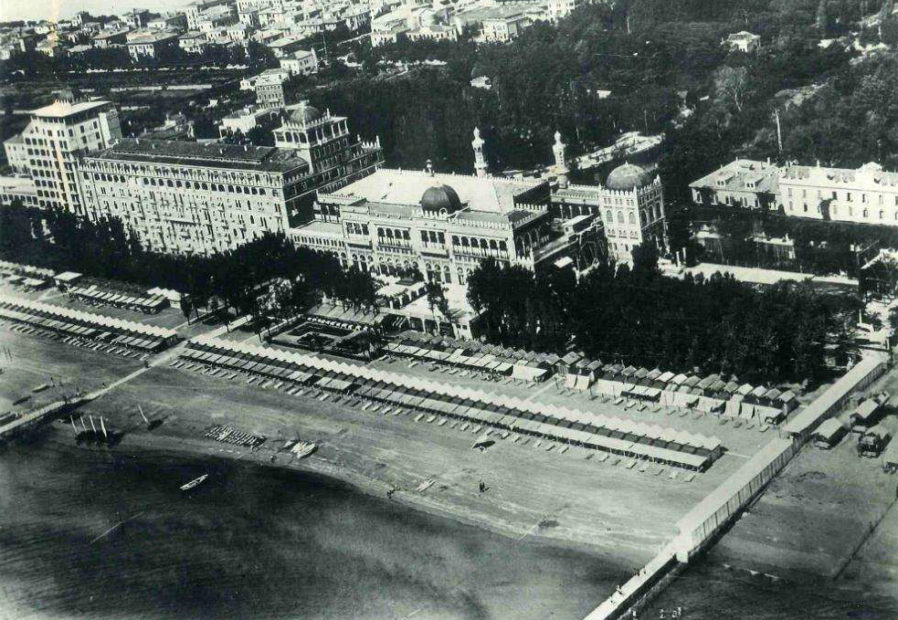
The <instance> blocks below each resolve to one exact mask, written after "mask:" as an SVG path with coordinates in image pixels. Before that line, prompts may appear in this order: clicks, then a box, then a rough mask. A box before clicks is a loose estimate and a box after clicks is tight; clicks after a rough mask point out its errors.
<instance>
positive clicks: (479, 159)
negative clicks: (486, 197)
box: [471, 127, 487, 178]
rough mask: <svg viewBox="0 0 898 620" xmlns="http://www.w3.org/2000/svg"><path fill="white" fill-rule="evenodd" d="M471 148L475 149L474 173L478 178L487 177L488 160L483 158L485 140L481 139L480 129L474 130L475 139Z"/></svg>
mask: <svg viewBox="0 0 898 620" xmlns="http://www.w3.org/2000/svg"><path fill="white" fill-rule="evenodd" d="M471 146H472V147H474V172H475V174H476V175H477V176H478V177H481V178H483V177H485V176H487V174H486V159H484V157H483V139H482V138H481V137H480V128H479V127H475V128H474V139H473V140H472V141H471Z"/></svg>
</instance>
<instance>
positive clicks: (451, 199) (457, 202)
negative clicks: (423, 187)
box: [421, 185, 461, 213]
mask: <svg viewBox="0 0 898 620" xmlns="http://www.w3.org/2000/svg"><path fill="white" fill-rule="evenodd" d="M421 208H422V209H424V211H427V212H431V213H439V212H440V211H443V210H444V209H445V211H446V213H455V212H456V211H458V210H459V209H461V199H460V198H459V197H458V194H457V193H456V192H455V190H454V189H452V188H451V187H449V186H448V185H434V186H433V187H431V188H428V190H427V191H426V192H424V195H423V196H421Z"/></svg>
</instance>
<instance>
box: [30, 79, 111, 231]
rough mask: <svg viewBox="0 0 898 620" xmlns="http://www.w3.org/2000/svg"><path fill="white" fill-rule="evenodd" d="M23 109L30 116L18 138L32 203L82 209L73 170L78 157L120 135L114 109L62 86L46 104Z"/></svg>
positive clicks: (80, 211) (78, 210)
mask: <svg viewBox="0 0 898 620" xmlns="http://www.w3.org/2000/svg"><path fill="white" fill-rule="evenodd" d="M29 114H30V116H31V120H30V122H29V123H28V125H27V126H26V127H25V130H24V131H23V132H22V134H21V136H20V137H21V139H22V141H23V142H24V145H25V151H26V154H27V156H28V170H29V172H30V174H31V178H32V180H33V181H34V185H35V186H36V187H37V196H38V205H39V206H41V207H44V208H49V207H56V208H62V209H68V210H70V211H73V212H75V213H82V209H81V204H80V200H79V195H78V187H77V179H76V174H75V173H76V167H77V163H78V158H79V157H80V156H81V155H83V154H84V153H86V152H88V151H92V150H96V149H101V148H106V147H107V146H109V145H110V144H111V143H112V142H113V141H115V140H117V139H119V138H121V137H122V130H121V127H120V124H119V116H118V112H117V111H116V109H115V108H114V107H113V105H112V103H110V102H109V101H103V100H87V99H79V98H77V97H76V96H75V95H74V94H73V93H72V92H71V91H62V92H61V93H59V94H58V95H57V98H56V100H55V101H54V102H53V103H52V104H50V105H48V106H44V107H42V108H38V109H36V110H32V111H31V112H29Z"/></svg>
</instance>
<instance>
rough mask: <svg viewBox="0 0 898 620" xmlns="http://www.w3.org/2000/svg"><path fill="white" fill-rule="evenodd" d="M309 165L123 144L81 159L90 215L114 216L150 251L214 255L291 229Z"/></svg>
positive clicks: (277, 156) (276, 156) (267, 154)
mask: <svg viewBox="0 0 898 620" xmlns="http://www.w3.org/2000/svg"><path fill="white" fill-rule="evenodd" d="M308 169H309V166H308V164H307V163H306V162H305V161H304V160H303V159H302V158H301V157H299V155H298V154H296V153H292V152H289V151H280V150H278V149H275V148H272V147H251V146H250V147H243V146H224V145H219V144H197V143H194V142H173V141H157V140H146V139H127V140H121V141H119V142H117V143H116V144H114V145H112V146H111V147H109V148H107V149H104V150H101V151H98V152H95V153H91V154H90V155H88V156H86V157H85V158H84V159H83V160H82V164H81V166H80V168H79V178H78V180H79V184H80V189H81V194H82V197H83V200H84V212H85V215H86V216H87V217H88V218H90V219H91V220H96V219H99V218H102V217H106V216H115V217H118V218H120V219H121V220H122V222H123V223H124V225H125V226H126V227H127V228H129V229H130V230H132V231H133V232H134V234H135V235H136V236H137V238H138V239H139V240H140V242H141V244H142V245H143V246H144V247H145V248H147V249H150V250H153V251H159V252H170V253H177V254H209V253H213V252H221V251H224V250H228V249H232V248H235V247H237V246H239V245H241V244H243V243H246V242H248V241H251V240H253V239H256V238H258V237H260V236H262V235H263V234H264V233H266V232H277V231H281V232H283V231H286V229H287V228H288V226H289V219H288V212H289V209H290V208H291V206H292V205H293V204H294V203H295V202H296V201H297V200H298V199H299V196H300V194H301V191H302V187H303V183H304V181H305V180H306V178H307V176H308Z"/></svg>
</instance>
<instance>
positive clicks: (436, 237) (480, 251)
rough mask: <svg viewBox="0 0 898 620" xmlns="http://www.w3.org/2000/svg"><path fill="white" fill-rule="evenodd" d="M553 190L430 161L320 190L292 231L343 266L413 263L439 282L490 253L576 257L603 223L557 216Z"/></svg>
mask: <svg viewBox="0 0 898 620" xmlns="http://www.w3.org/2000/svg"><path fill="white" fill-rule="evenodd" d="M473 145H474V147H475V158H476V159H477V163H476V164H475V167H476V169H477V170H478V171H481V170H484V171H485V169H486V166H485V162H484V161H482V149H481V148H478V147H480V146H482V141H481V140H480V139H479V135H478V134H477V133H476V132H475V139H474V142H473ZM550 197H551V187H550V185H549V182H548V181H546V180H539V179H528V180H511V179H504V178H494V177H490V176H488V175H486V174H485V173H484V174H483V175H482V176H481V175H476V176H469V175H455V174H436V173H434V172H433V171H432V170H431V169H430V168H429V166H428V170H425V171H403V170H389V169H381V170H378V171H377V172H375V173H374V174H372V175H370V176H368V177H365V178H363V179H361V180H359V181H356V182H354V183H351V184H350V185H348V186H346V187H344V188H342V189H340V190H338V191H335V192H319V195H318V200H317V202H316V205H315V220H314V221H313V222H311V223H309V224H306V225H305V226H301V227H297V228H294V229H292V230H291V231H290V235H291V237H292V238H293V239H294V240H295V242H296V243H297V244H299V245H303V246H307V247H310V248H314V249H317V250H323V251H328V252H332V253H334V254H335V255H337V256H338V258H339V259H340V262H341V264H343V265H344V266H350V265H355V266H357V267H359V268H361V269H364V270H371V271H375V272H379V273H389V274H404V273H407V272H409V271H412V270H417V271H419V272H421V273H422V274H424V275H425V276H426V278H427V279H428V280H429V281H434V282H441V283H445V284H450V283H451V284H458V285H465V284H466V283H467V280H468V278H469V277H470V275H471V273H472V272H473V270H474V269H475V268H476V267H477V265H478V264H479V262H480V261H481V260H483V259H486V258H493V259H495V260H496V261H497V262H498V263H499V264H500V265H505V266H508V265H520V266H523V267H525V268H527V269H531V270H538V269H540V268H542V267H544V266H549V265H555V264H570V263H572V262H573V263H574V264H575V266H581V265H582V260H581V259H582V256H581V250H582V249H583V248H584V247H585V246H587V245H590V244H591V243H594V241H595V238H596V237H597V236H599V235H600V233H601V226H600V225H599V222H598V219H597V218H596V217H595V216H594V215H592V216H591V215H584V216H578V217H577V218H575V220H576V221H571V222H564V223H562V222H557V221H556V220H555V218H553V216H552V213H551V212H550V209H549V205H550ZM566 224H570V225H566ZM582 266H585V265H582Z"/></svg>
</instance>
